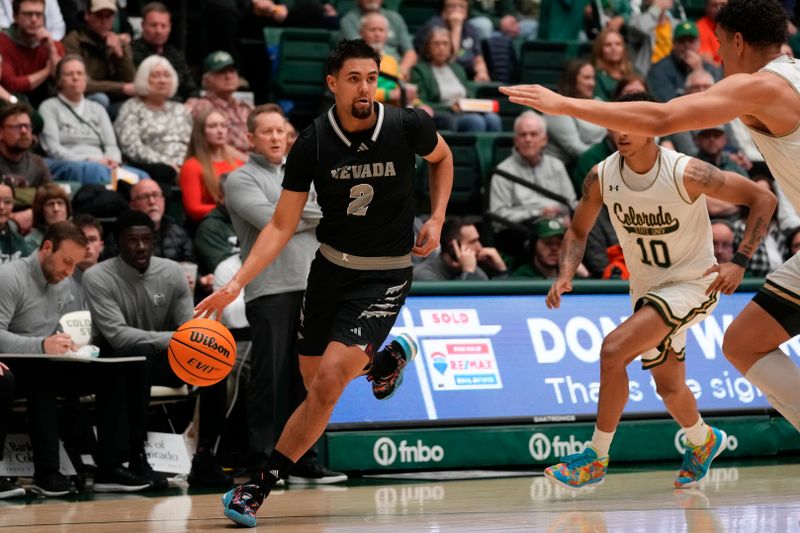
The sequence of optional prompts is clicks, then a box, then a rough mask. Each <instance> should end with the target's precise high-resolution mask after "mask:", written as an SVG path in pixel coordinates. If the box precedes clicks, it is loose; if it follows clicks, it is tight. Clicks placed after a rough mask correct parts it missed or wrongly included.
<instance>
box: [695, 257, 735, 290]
mask: <svg viewBox="0 0 800 533" xmlns="http://www.w3.org/2000/svg"><path fill="white" fill-rule="evenodd" d="M714 272H716V273H717V274H718V275H717V279H715V280H714V281H713V282H711V285H709V286H708V288H707V289H706V294H711V293H712V292H717V291H718V292H721V293H722V294H733V293H734V291H736V289H737V288H738V287H739V284H741V283H742V279H744V268H743V267H740V266H739V265H734V264H733V263H722V264H721V265H714V266H713V267H711V268H709V269H708V270H706V271H705V273H703V276H708V275H709V274H712V273H714Z"/></svg>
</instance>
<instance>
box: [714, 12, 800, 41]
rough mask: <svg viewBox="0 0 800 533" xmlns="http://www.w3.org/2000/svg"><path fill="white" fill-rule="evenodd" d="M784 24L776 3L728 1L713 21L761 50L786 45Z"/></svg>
mask: <svg viewBox="0 0 800 533" xmlns="http://www.w3.org/2000/svg"><path fill="white" fill-rule="evenodd" d="M787 21H788V17H787V16H786V12H785V11H784V10H783V6H781V4H780V3H778V2H777V0H730V1H729V2H728V3H727V4H726V5H725V6H723V8H722V9H720V11H719V13H718V14H717V18H716V22H717V24H719V25H720V26H722V28H723V29H724V30H725V31H727V32H730V33H736V32H739V33H741V34H742V37H743V38H744V40H745V42H746V43H747V44H749V45H751V46H761V47H767V46H774V45H778V46H780V45H782V44H783V43H785V42H786V40H787V38H788V35H787V29H786V23H787Z"/></svg>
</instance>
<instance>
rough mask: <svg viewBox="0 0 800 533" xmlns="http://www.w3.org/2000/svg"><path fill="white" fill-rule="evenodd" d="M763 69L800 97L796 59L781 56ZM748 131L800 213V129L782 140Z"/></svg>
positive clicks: (762, 133) (798, 65)
mask: <svg viewBox="0 0 800 533" xmlns="http://www.w3.org/2000/svg"><path fill="white" fill-rule="evenodd" d="M761 70H762V71H765V72H771V73H773V74H776V75H777V76H780V77H781V78H783V79H784V80H786V81H787V82H788V83H789V85H791V86H792V87H793V88H794V90H795V92H796V93H797V94H800V63H798V62H797V60H795V59H792V58H790V57H788V56H780V57H777V58H775V59H773V60H772V61H770V62H769V63H767V64H766V66H764V67H763V68H762V69H761ZM748 129H749V130H750V134H751V135H752V137H753V142H755V143H756V146H757V147H758V149H759V150H760V151H761V154H762V155H763V156H764V161H766V163H767V166H768V167H769V170H770V172H772V175H773V176H775V179H776V180H777V181H778V184H779V185H780V186H781V189H782V190H783V192H784V194H786V197H787V198H789V201H790V202H791V203H792V205H793V206H794V208H795V209H797V210H798V211H800V179H798V177H800V126H799V127H796V128H795V129H794V130H792V131H791V132H790V133H788V134H786V135H783V136H781V137H776V136H775V135H770V134H769V133H764V132H762V131H759V130H756V129H753V128H750V127H748Z"/></svg>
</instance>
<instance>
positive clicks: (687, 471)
mask: <svg viewBox="0 0 800 533" xmlns="http://www.w3.org/2000/svg"><path fill="white" fill-rule="evenodd" d="M708 429H709V432H708V438H707V439H706V441H705V442H704V443H703V444H701V445H700V446H694V447H689V446H688V442H684V445H685V446H686V451H685V452H684V454H683V465H681V470H680V472H678V476H677V477H676V478H675V483H674V485H675V488H678V489H688V488H691V487H697V486H698V485H700V483H702V481H703V479H705V477H706V474H708V469H709V467H710V466H711V462H712V461H713V460H714V459H716V457H717V456H718V455H719V454H721V453H722V452H723V451H725V446H726V442H727V441H728V435H727V434H726V433H725V432H724V431H722V430H721V429H717V428H714V427H711V426H709V427H708Z"/></svg>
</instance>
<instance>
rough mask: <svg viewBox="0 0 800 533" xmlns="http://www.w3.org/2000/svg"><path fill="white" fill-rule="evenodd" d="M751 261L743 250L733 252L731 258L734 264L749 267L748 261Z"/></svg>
mask: <svg viewBox="0 0 800 533" xmlns="http://www.w3.org/2000/svg"><path fill="white" fill-rule="evenodd" d="M749 262H750V258H749V257H747V256H746V255H744V254H743V253H742V252H736V253H735V254H733V257H732V258H731V263H733V264H734V265H737V266H740V267H742V268H747V263H749Z"/></svg>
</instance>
